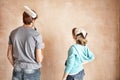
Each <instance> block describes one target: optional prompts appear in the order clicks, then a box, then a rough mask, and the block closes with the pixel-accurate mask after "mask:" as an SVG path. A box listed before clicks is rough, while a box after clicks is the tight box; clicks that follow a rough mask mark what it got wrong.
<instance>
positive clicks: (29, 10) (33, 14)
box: [24, 6, 37, 18]
mask: <svg viewBox="0 0 120 80" xmlns="http://www.w3.org/2000/svg"><path fill="white" fill-rule="evenodd" d="M24 10H25V12H26V13H27V14H28V15H29V16H31V17H32V18H35V17H37V14H36V13H35V12H34V11H32V10H31V9H30V8H29V7H28V6H24Z"/></svg>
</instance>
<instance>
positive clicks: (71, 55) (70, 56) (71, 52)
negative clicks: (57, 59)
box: [65, 47, 75, 74]
mask: <svg viewBox="0 0 120 80" xmlns="http://www.w3.org/2000/svg"><path fill="white" fill-rule="evenodd" d="M74 51H75V49H74V47H71V48H70V49H69V51H68V58H67V62H66V68H65V72H66V73H68V74H69V73H70V71H71V69H72V68H73V66H74V62H75V53H74Z"/></svg>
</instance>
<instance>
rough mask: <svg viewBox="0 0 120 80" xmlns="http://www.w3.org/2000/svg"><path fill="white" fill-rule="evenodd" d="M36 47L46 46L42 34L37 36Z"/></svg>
mask: <svg viewBox="0 0 120 80" xmlns="http://www.w3.org/2000/svg"><path fill="white" fill-rule="evenodd" d="M36 48H37V49H43V48H44V43H43V41H42V36H41V35H38V36H37V37H36Z"/></svg>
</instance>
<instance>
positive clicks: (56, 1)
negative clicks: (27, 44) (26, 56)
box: [0, 0, 120, 80]
mask: <svg viewBox="0 0 120 80" xmlns="http://www.w3.org/2000/svg"><path fill="white" fill-rule="evenodd" d="M24 5H28V6H29V7H31V8H32V9H34V10H35V11H36V12H37V13H38V15H39V19H38V20H37V21H36V26H37V28H38V31H39V32H40V33H41V34H42V36H43V40H44V42H45V45H46V46H45V49H44V61H43V67H42V69H41V71H42V75H41V80H61V78H62V74H63V71H64V62H65V60H66V58H67V50H68V48H69V47H70V45H71V44H72V43H74V42H73V39H72V36H71V29H72V28H73V27H79V26H82V28H84V29H85V30H86V31H87V32H88V33H89V35H88V41H89V42H88V46H89V48H90V49H91V50H92V51H93V52H94V54H95V57H96V59H95V60H94V61H93V62H91V63H88V64H86V65H84V67H85V72H86V75H85V80H120V68H119V67H120V54H119V53H120V51H119V50H120V37H119V36H120V35H119V34H120V32H119V31H120V27H119V24H120V23H119V14H120V13H119V0H0V55H1V56H0V80H11V76H12V69H13V68H12V66H11V65H10V63H9V61H8V60H7V58H6V51H7V42H8V36H9V33H10V31H11V30H13V29H15V28H16V27H18V26H20V25H22V13H23V6H24Z"/></svg>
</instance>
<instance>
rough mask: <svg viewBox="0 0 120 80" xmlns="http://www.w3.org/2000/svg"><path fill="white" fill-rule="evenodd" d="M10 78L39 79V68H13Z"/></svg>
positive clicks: (15, 79) (19, 79)
mask: <svg viewBox="0 0 120 80" xmlns="http://www.w3.org/2000/svg"><path fill="white" fill-rule="evenodd" d="M12 80H40V69H21V68H18V69H17V68H16V69H15V68H14V70H13V76H12Z"/></svg>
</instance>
